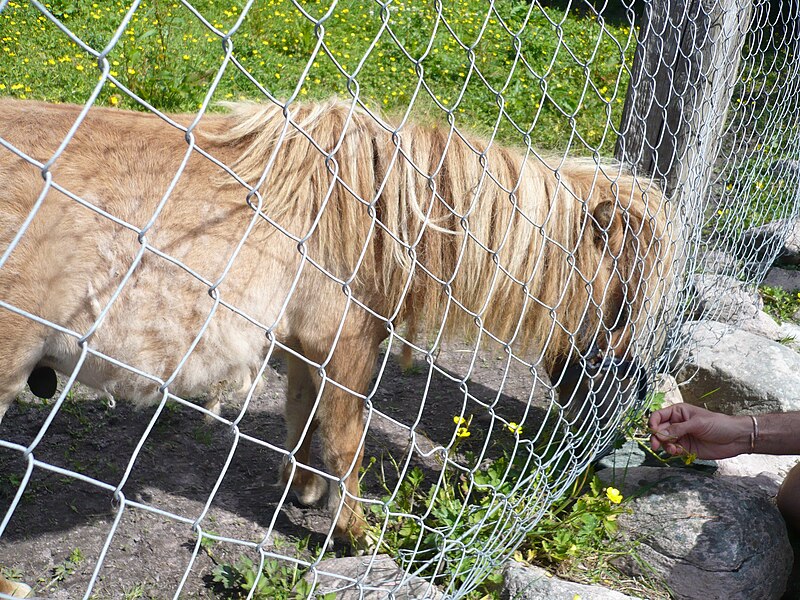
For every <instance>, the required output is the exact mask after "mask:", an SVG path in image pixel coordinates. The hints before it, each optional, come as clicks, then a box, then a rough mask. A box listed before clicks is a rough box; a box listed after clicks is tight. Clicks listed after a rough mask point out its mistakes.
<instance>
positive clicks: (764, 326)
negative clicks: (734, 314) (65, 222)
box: [736, 310, 781, 340]
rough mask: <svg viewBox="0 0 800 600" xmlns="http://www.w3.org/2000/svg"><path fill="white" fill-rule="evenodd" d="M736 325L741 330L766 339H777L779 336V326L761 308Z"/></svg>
mask: <svg viewBox="0 0 800 600" xmlns="http://www.w3.org/2000/svg"><path fill="white" fill-rule="evenodd" d="M736 326H737V327H738V328H739V329H741V330H742V331H747V332H748V333H752V334H755V335H760V336H761V337H764V338H767V339H768V340H779V339H780V337H781V326H780V325H778V323H777V322H776V321H775V319H773V318H772V317H771V316H770V315H768V314H767V313H765V312H764V311H763V310H760V311H758V312H757V313H756V314H754V315H752V316H751V317H748V318H743V319H742V320H740V321H739V322H737V323H736Z"/></svg>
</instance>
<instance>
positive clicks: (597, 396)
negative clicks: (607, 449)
mask: <svg viewBox="0 0 800 600" xmlns="http://www.w3.org/2000/svg"><path fill="white" fill-rule="evenodd" d="M648 392H649V388H648V382H647V373H646V372H645V370H644V368H643V367H642V366H641V363H640V362H639V361H638V360H637V359H632V360H620V359H618V358H615V357H613V356H609V357H606V358H602V359H600V358H598V360H595V361H592V360H582V361H580V362H577V363H574V364H572V365H570V366H569V367H567V368H566V369H564V372H563V376H562V378H561V381H560V382H559V384H558V396H559V403H560V404H561V406H562V407H564V408H565V409H566V411H567V415H568V416H569V417H570V418H571V419H576V421H577V422H581V423H582V422H584V421H585V420H586V419H594V420H596V422H597V423H599V424H601V425H605V424H606V423H608V422H610V421H611V420H613V419H614V417H615V416H616V415H617V414H618V413H619V412H620V411H621V410H622V409H623V408H624V409H627V408H629V407H631V406H634V405H638V404H641V403H643V402H644V401H645V399H646V398H647V394H648Z"/></svg>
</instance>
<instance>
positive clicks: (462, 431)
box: [456, 427, 472, 438]
mask: <svg viewBox="0 0 800 600" xmlns="http://www.w3.org/2000/svg"><path fill="white" fill-rule="evenodd" d="M456 435H457V436H458V437H460V438H467V437H469V436H471V435H472V434H471V433H470V431H469V429H467V428H466V427H459V428H458V430H457V431H456Z"/></svg>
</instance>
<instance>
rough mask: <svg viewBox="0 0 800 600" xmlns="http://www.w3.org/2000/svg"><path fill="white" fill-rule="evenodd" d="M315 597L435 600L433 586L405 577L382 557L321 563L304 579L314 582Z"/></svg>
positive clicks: (338, 559)
mask: <svg viewBox="0 0 800 600" xmlns="http://www.w3.org/2000/svg"><path fill="white" fill-rule="evenodd" d="M315 574H316V577H317V579H316V584H317V585H316V587H315V588H314V594H315V595H316V597H321V596H324V595H325V594H331V593H333V594H336V598H337V600H390V599H391V600H423V599H424V600H428V599H430V600H439V599H440V598H442V593H441V592H440V591H439V590H438V589H437V588H436V586H435V585H433V584H431V583H429V582H427V581H425V580H424V579H422V578H420V577H416V576H414V575H409V574H407V573H406V572H405V571H404V570H403V569H401V568H400V567H399V566H397V563H395V562H394V560H392V558H391V557H389V556H388V555H386V554H378V555H376V556H371V555H370V556H349V557H346V558H331V559H329V560H323V561H322V562H321V563H319V564H318V565H317V566H316V567H315V568H314V569H312V570H310V571H309V572H308V573H307V574H306V576H305V579H306V581H308V582H309V583H311V582H313V581H314V575H315Z"/></svg>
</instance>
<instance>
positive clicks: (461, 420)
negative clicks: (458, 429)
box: [453, 416, 467, 425]
mask: <svg viewBox="0 0 800 600" xmlns="http://www.w3.org/2000/svg"><path fill="white" fill-rule="evenodd" d="M466 422H467V420H466V419H465V418H464V417H459V416H455V417H453V423H455V424H456V425H463V424H464V423H466Z"/></svg>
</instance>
